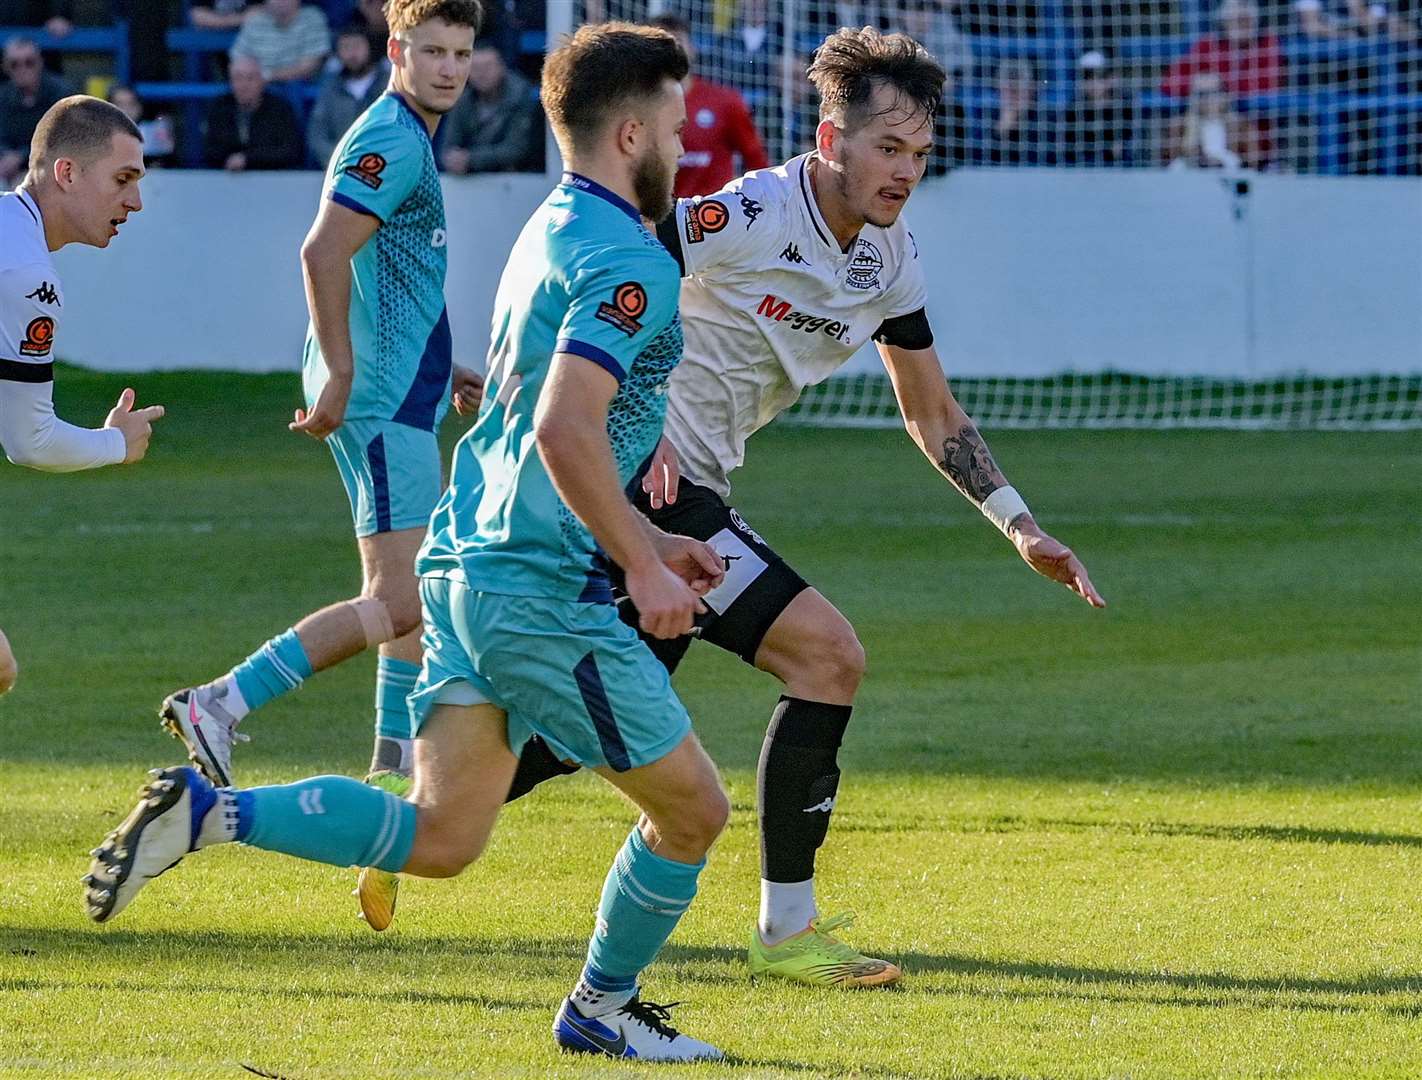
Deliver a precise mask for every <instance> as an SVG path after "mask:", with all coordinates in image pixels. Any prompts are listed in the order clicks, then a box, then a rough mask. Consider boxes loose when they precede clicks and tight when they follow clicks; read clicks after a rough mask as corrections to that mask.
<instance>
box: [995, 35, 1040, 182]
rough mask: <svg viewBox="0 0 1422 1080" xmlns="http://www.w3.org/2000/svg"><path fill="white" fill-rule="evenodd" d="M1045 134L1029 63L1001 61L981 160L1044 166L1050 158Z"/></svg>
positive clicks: (1033, 75)
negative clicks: (995, 95)
mask: <svg viewBox="0 0 1422 1080" xmlns="http://www.w3.org/2000/svg"><path fill="white" fill-rule="evenodd" d="M1046 134H1047V125H1046V124H1045V123H1043V118H1042V113H1041V110H1040V109H1039V108H1038V106H1037V76H1036V73H1035V72H1034V71H1033V70H1032V62H1031V61H1030V60H1025V59H1021V58H1009V59H1006V60H1003V61H1002V63H1001V64H999V65H998V68H997V115H996V116H995V117H994V118H993V121H992V123H991V125H989V127H988V129H987V131H986V132H985V133H984V139H983V146H982V148H981V154H980V157H981V160H982V161H983V163H985V164H988V165H1042V164H1045V163H1046V162H1047V160H1048V158H1049V156H1050V153H1049V151H1050V148H1049V147H1048V146H1047V145H1046Z"/></svg>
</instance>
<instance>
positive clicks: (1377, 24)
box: [1294, 0, 1391, 41]
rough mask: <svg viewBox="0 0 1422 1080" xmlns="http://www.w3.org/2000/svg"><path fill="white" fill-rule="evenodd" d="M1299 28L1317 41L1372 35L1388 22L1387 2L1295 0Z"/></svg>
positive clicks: (1371, 0)
mask: <svg viewBox="0 0 1422 1080" xmlns="http://www.w3.org/2000/svg"><path fill="white" fill-rule="evenodd" d="M1294 11H1295V12H1296V13H1297V14H1298V17H1299V32H1300V33H1302V34H1303V36H1304V37H1307V38H1313V39H1314V40H1316V41H1337V40H1349V39H1353V38H1359V37H1371V36H1372V35H1373V34H1377V33H1381V32H1383V31H1384V30H1386V29H1387V28H1388V26H1389V23H1390V21H1391V20H1390V19H1389V17H1388V12H1387V4H1385V3H1381V2H1379V0H1294Z"/></svg>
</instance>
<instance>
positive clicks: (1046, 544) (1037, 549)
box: [1012, 525, 1106, 608]
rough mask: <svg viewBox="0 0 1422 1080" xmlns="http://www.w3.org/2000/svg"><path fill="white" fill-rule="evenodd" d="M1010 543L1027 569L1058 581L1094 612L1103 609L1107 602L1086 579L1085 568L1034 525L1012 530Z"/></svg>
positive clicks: (1078, 560) (1063, 546) (1087, 578)
mask: <svg viewBox="0 0 1422 1080" xmlns="http://www.w3.org/2000/svg"><path fill="white" fill-rule="evenodd" d="M1012 543H1013V546H1014V547H1016V548H1017V553H1018V554H1019V555H1021V556H1022V558H1023V559H1024V560H1025V561H1026V563H1027V565H1028V566H1030V567H1031V568H1032V569H1033V570H1035V571H1037V573H1039V574H1041V575H1042V576H1043V577H1045V578H1051V579H1052V580H1053V581H1060V582H1061V583H1062V584H1063V585H1065V586H1066V587H1067V588H1068V589H1070V590H1071V591H1072V592H1074V593H1076V595H1077V596H1079V597H1081V598H1082V599H1083V600H1085V601H1086V602H1087V603H1088V604H1090V605H1091V606H1092V607H1094V608H1104V607H1105V606H1106V601H1105V600H1103V599H1102V597H1101V594H1100V593H1099V592H1097V591H1096V586H1095V585H1093V584H1091V579H1090V578H1089V577H1087V576H1086V567H1084V566H1082V565H1081V560H1080V559H1078V558H1077V557H1076V556H1075V555H1073V554H1072V550H1071V548H1069V547H1067V546H1066V545H1065V544H1063V543H1062V542H1061V541H1060V540H1056V539H1053V538H1052V537H1050V536H1048V535H1047V534H1046V533H1044V532H1042V530H1041V529H1039V528H1037V527H1036V526H1035V525H1031V526H1029V527H1027V528H1025V529H1013V530H1012Z"/></svg>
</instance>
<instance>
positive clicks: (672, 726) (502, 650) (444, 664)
mask: <svg viewBox="0 0 1422 1080" xmlns="http://www.w3.org/2000/svg"><path fill="white" fill-rule="evenodd" d="M420 600H421V602H422V604H423V605H424V620H425V632H424V637H423V639H422V644H423V646H424V663H423V664H422V665H421V668H420V677H419V680H418V681H417V682H416V683H415V690H414V692H413V693H412V694H411V695H410V714H411V718H412V720H413V721H414V730H415V732H416V733H418V732H419V730H420V727H421V725H422V724H423V723H424V722H425V719H426V718H427V717H428V716H429V713H430V710H431V709H432V708H433V707H434V706H435V705H437V704H450V705H477V704H479V703H481V702H483V701H488V702H491V703H492V704H494V705H497V706H498V707H499V708H501V709H503V710H504V711H505V712H506V713H508V736H509V748H510V749H512V750H513V752H514V753H515V754H517V753H519V752H520V751H521V750H522V749H523V744H524V743H526V742H527V741H528V740H529V738H530V737H531V736H533V735H535V734H537V735H540V736H542V737H543V741H544V742H546V743H547V744H548V747H549V749H550V750H552V751H553V753H554V755H556V756H557V757H559V758H561V759H562V760H564V761H575V762H577V763H578V764H579V765H585V766H600V765H606V766H608V767H609V768H611V769H613V770H614V771H615V772H625V771H626V770H628V769H635V768H637V767H639V766H641V765H649V764H651V763H652V762H654V761H656V760H658V759H659V758H662V757H664V756H666V754H668V753H669V752H670V751H672V750H673V749H675V747H676V746H677V745H678V744H679V743H680V742H681V741H682V740H683V739H684V738H686V736H687V733H688V732H689V731H691V717H690V716H688V715H687V712H686V708H685V706H683V705H682V703H681V700H680V699H679V698H678V697H677V696H676V692H675V691H674V690H672V687H671V680H670V679H669V678H668V677H667V669H666V668H665V667H663V666H662V664H661V662H660V661H658V660H657V658H656V657H655V656H653V655H652V652H651V650H650V649H648V648H647V646H646V645H645V644H644V643H643V642H642V640H641V639H640V638H638V636H637V633H636V631H634V630H633V629H632V628H631V627H630V626H628V625H627V624H626V623H624V622H622V620H621V619H619V618H618V617H617V609H616V608H615V607H614V606H613V605H612V604H586V603H576V602H574V601H570V600H550V599H547V598H544V597H533V596H502V595H499V594H496V593H485V592H475V591H473V590H471V589H469V588H468V587H466V586H465V585H464V584H463V583H461V582H458V581H453V580H450V579H448V578H442V577H424V578H421V579H420Z"/></svg>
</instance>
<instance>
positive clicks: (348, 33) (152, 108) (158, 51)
mask: <svg viewBox="0 0 1422 1080" xmlns="http://www.w3.org/2000/svg"><path fill="white" fill-rule="evenodd" d="M1189 2H1198V3H1215V2H1217V0H1128V2H1126V3H1120V4H1112V5H1109V6H1108V5H1106V4H1105V3H1104V0H1069V2H1067V3H1065V4H1054V5H1052V6H1050V7H1049V6H1048V4H1047V3H1046V0H971V2H969V0H901V2H900V0H895V2H893V3H890V2H888V0H815V2H811V0H801V2H799V3H796V4H794V5H791V6H790V8H789V12H788V14H790V15H791V16H792V17H793V18H794V19H795V22H794V25H793V27H787V26H786V24H785V20H786V17H787V9H786V5H785V4H780V3H771V2H770V0H680V2H678V0H664V2H662V3H658V4H655V5H649V4H648V3H647V0H583V4H582V10H581V12H580V16H581V17H582V18H585V19H588V20H596V19H601V18H608V17H618V18H632V19H636V20H638V21H644V20H647V19H649V18H653V19H655V18H657V17H660V19H661V22H662V24H663V25H664V26H666V27H667V28H668V29H670V30H672V31H673V32H675V33H677V34H678V35H679V36H680V37H681V38H682V40H683V41H684V42H685V43H686V45H687V46H688V49H689V51H690V52H691V53H692V55H693V58H694V62H693V75H692V76H691V78H690V79H689V80H688V84H687V93H688V117H689V125H688V139H687V142H688V146H687V156H686V159H685V161H684V162H683V175H682V179H681V184H680V190H681V193H682V194H692V193H700V192H702V191H710V190H714V189H715V188H716V187H718V186H720V184H721V183H723V182H724V180H725V179H727V178H729V177H730V176H731V175H734V173H735V171H738V170H741V169H744V168H754V167H759V166H761V165H763V164H765V163H766V162H767V161H768V160H770V158H771V157H777V156H788V155H789V154H791V153H795V152H798V151H800V150H802V149H807V148H808V147H809V146H810V145H811V143H812V141H813V136H814V127H815V123H816V115H817V114H816V104H815V102H814V100H813V90H812V88H811V87H810V85H809V84H808V82H807V81H806V80H805V78H804V69H805V66H806V65H807V63H808V59H809V57H808V48H809V46H810V45H812V44H813V42H814V40H816V39H817V37H818V36H821V35H823V34H824V33H826V32H828V31H830V30H832V29H833V28H834V27H835V26H838V25H848V24H855V25H865V24H868V25H878V26H880V27H881V28H882V29H884V30H886V31H887V30H903V31H905V32H907V33H909V34H911V35H913V36H914V37H915V38H917V39H918V40H919V41H921V42H922V43H923V44H924V45H925V47H927V48H928V49H929V51H930V52H932V53H933V54H934V55H935V56H937V57H938V58H939V59H940V61H942V63H943V64H944V67H945V68H946V69H947V70H948V72H949V81H948V85H947V87H946V88H945V97H944V104H943V108H942V110H941V113H940V117H939V131H938V140H937V142H938V150H937V151H936V153H935V157H934V160H933V162H932V163H931V171H932V172H935V173H941V172H944V171H946V170H948V169H951V168H955V167H959V166H975V165H999V166H1097V167H1140V166H1162V165H1164V166H1170V167H1174V168H1212V167H1213V168H1222V169H1227V170H1230V169H1241V168H1250V169H1270V170H1283V171H1301V172H1311V171H1328V172H1350V173H1380V172H1391V173H1411V174H1417V173H1419V172H1422V0H1292V3H1290V4H1288V5H1287V6H1281V5H1278V4H1276V5H1274V6H1268V7H1262V8H1261V6H1260V5H1259V3H1258V2H1256V0H1223V2H1220V3H1218V6H1217V7H1215V8H1214V9H1213V10H1211V11H1209V12H1208V17H1207V18H1205V19H1203V20H1202V19H1198V18H1197V19H1195V20H1194V21H1193V23H1192V22H1191V21H1190V20H1188V19H1186V18H1185V17H1184V14H1183V12H1182V9H1181V8H1179V7H1178V6H1177V5H1178V4H1180V3H1189ZM489 7H490V16H491V18H490V20H489V26H488V27H487V28H486V30H485V32H484V34H483V35H482V36H481V38H480V40H479V42H478V44H477V48H476V54H475V58H474V64H473V67H472V69H471V72H470V76H469V86H468V87H467V89H466V92H465V94H464V97H463V98H462V99H461V101H460V103H459V105H458V106H457V107H456V109H455V110H454V112H453V113H451V114H450V115H449V117H447V118H446V120H445V122H444V124H443V125H442V126H441V130H440V133H439V138H438V146H437V150H438V157H439V161H440V163H441V166H442V167H443V168H444V169H445V170H446V171H447V172H450V173H458V174H463V173H479V172H492V171H517V170H541V169H542V168H543V153H544V134H543V122H542V113H541V109H540V108H539V105H538V99H537V90H536V81H537V75H538V63H539V60H540V58H541V53H542V46H543V44H544V39H543V37H542V32H543V31H544V30H545V22H544V18H545V14H546V13H545V11H544V8H543V4H542V3H535V2H533V0H494V2H493V3H491V4H489ZM1192 10H1193V9H1192ZM1201 10H1202V9H1201ZM117 17H123V18H126V19H128V20H129V21H130V34H129V45H128V48H129V49H130V56H129V57H128V58H127V59H128V60H129V64H128V67H129V68H130V69H131V70H132V71H133V75H134V81H135V82H137V83H138V85H139V87H140V89H141V88H142V87H144V86H147V87H149V88H150V92H155V93H156V91H153V89H152V88H154V87H157V88H158V89H159V90H163V89H167V87H168V84H172V83H177V82H179V81H181V76H182V71H181V67H182V63H183V61H182V60H181V59H180V58H179V57H178V56H176V55H175V54H174V50H172V49H170V48H168V45H167V43H166V41H165V35H166V32H167V30H169V29H171V28H173V27H180V26H186V27H188V28H191V29H192V30H195V31H202V32H206V33H207V35H208V38H207V39H205V40H216V41H218V42H220V46H218V47H215V48H213V49H212V51H210V52H204V53H203V54H202V57H201V64H200V71H199V78H200V85H197V86H195V87H192V88H188V89H185V90H184V91H183V92H184V94H186V95H187V96H186V97H181V96H179V97H173V96H170V95H168V94H158V98H159V99H158V100H151V101H147V102H145V101H144V100H142V99H141V97H140V95H139V94H138V93H136V92H135V89H134V87H132V86H127V85H120V84H118V83H117V82H115V81H114V80H113V77H112V76H113V73H114V71H115V70H116V65H115V63H114V58H113V57H103V56H99V57H98V58H97V66H96V58H95V57H93V56H86V55H83V54H75V53H71V52H67V51H63V50H61V49H53V50H48V49H42V48H41V41H40V40H37V38H38V37H40V36H41V32H42V35H43V42H44V43H45V44H49V45H52V44H54V43H55V42H62V41H63V40H64V39H65V38H66V37H68V36H69V35H71V34H73V33H74V32H75V31H76V28H78V27H80V26H83V25H86V24H87V25H100V26H102V25H105V24H106V23H112V21H113V19H115V18H117ZM1205 22H1207V23H1208V24H1209V28H1208V30H1206V31H1205V32H1203V33H1196V34H1195V35H1193V36H1191V35H1187V34H1185V33H1184V29H1185V28H1186V26H1187V25H1194V26H1195V27H1196V28H1197V30H1198V28H1199V27H1200V26H1201V25H1202V24H1203V23H1205ZM0 27H11V28H14V27H32V28H34V32H33V33H30V32H26V31H24V30H19V31H13V32H11V33H9V34H8V35H7V36H6V40H5V41H4V43H3V48H0V186H9V185H11V184H13V183H14V182H16V180H17V179H18V177H19V176H20V175H22V170H23V169H24V168H25V159H26V156H27V152H28V143H29V136H30V133H31V132H32V131H33V129H34V126H35V123H36V122H37V121H38V119H39V117H40V115H42V114H43V112H44V110H45V109H47V108H48V107H49V105H50V104H52V103H53V102H54V101H55V100H57V99H58V98H60V97H62V96H64V95H65V94H67V93H71V92H73V91H74V90H76V89H88V90H90V92H93V90H94V89H96V88H100V89H102V92H104V93H106V94H107V96H108V97H109V99H110V100H112V101H114V102H115V103H116V104H118V105H119V106H120V107H121V108H123V109H124V110H125V111H127V112H128V113H129V114H130V115H132V116H133V117H134V118H135V120H136V121H137V122H138V123H139V124H140V127H141V130H142V131H143V134H144V139H145V148H146V152H147V154H148V156H149V158H150V161H151V162H152V163H153V164H155V165H176V164H200V165H203V166H206V167H209V168H219V169H227V170H230V171H244V170H250V169H295V168H307V167H310V168H320V167H324V166H325V164H326V162H327V160H328V159H329V157H330V155H331V153H332V151H333V149H334V147H335V145H336V143H337V141H338V140H339V139H340V137H341V135H342V133H343V132H344V131H345V130H346V128H347V127H348V126H349V124H350V123H351V121H352V120H353V119H354V118H355V117H356V116H357V115H359V113H360V112H361V111H362V110H363V109H364V108H366V107H367V106H368V105H369V104H370V103H371V102H372V101H373V100H374V99H375V98H376V97H377V96H378V95H379V94H380V93H381V92H382V91H383V90H384V87H385V84H386V80H387V78H388V74H389V68H388V61H387V60H386V58H385V37H386V34H385V29H386V28H385V25H384V16H383V13H382V5H381V0H326V2H324V3H303V2H302V0H190V2H188V0H157V2H145V0H127V2H125V0H0ZM530 35H531V36H530ZM1049 39H1050V42H1051V45H1050V47H1047V46H1044V44H1043V43H1044V42H1047V41H1048V40H1049ZM530 41H531V42H532V43H533V45H532V46H530V44H529V42H530ZM1161 42H1164V43H1166V45H1167V46H1169V47H1168V48H1167V49H1166V50H1165V54H1162V55H1156V54H1153V53H1152V51H1151V49H1149V48H1143V47H1142V46H1143V44H1147V45H1148V44H1151V43H1161ZM187 47H188V48H191V46H187ZM1063 50H1069V52H1070V55H1067V56H1063V55H1062V52H1063ZM105 63H107V65H108V67H107V70H106V69H105V66H104V65H105ZM186 63H187V64H188V66H189V69H191V66H192V64H193V63H194V61H193V60H192V58H191V57H188V58H187V59H186ZM189 74H190V71H189ZM140 80H144V81H141V82H140ZM767 148H768V149H769V151H770V152H769V154H768V153H767Z"/></svg>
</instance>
